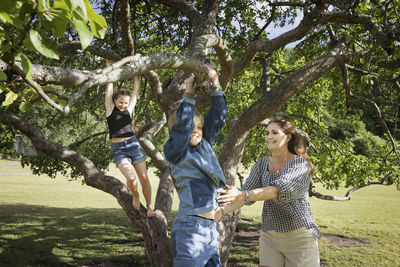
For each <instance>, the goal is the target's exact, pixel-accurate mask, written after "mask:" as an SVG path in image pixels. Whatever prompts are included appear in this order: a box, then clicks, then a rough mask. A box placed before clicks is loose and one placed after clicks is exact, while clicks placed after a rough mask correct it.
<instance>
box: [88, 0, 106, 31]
mask: <svg viewBox="0 0 400 267" xmlns="http://www.w3.org/2000/svg"><path fill="white" fill-rule="evenodd" d="M85 5H86V10H87V12H88V19H89V23H90V28H91V30H92V33H93V34H94V35H95V36H96V37H98V38H101V39H103V38H104V36H105V34H106V31H107V22H106V20H105V18H104V17H102V16H100V15H99V14H97V13H96V12H95V11H94V10H93V8H92V6H91V5H90V2H89V1H87V0H86V1H85Z"/></svg>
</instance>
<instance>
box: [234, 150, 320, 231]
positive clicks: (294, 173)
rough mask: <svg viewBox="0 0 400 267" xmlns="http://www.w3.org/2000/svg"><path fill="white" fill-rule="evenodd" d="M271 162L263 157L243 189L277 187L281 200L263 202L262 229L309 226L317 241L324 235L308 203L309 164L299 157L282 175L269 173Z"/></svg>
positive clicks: (292, 229)
mask: <svg viewBox="0 0 400 267" xmlns="http://www.w3.org/2000/svg"><path fill="white" fill-rule="evenodd" d="M268 160H269V158H268V157H265V158H261V159H259V160H258V161H257V162H256V163H255V164H254V166H253V168H252V170H251V173H250V176H249V177H248V178H247V180H246V182H245V184H244V185H243V187H242V190H252V189H255V188H260V187H265V186H275V187H276V188H278V191H279V197H278V198H276V199H271V200H266V201H264V207H263V212H262V226H261V229H262V230H264V231H269V230H274V231H276V232H290V231H294V230H297V229H299V228H301V227H306V228H307V229H311V230H312V232H313V234H314V236H315V237H316V238H320V237H321V233H320V230H319V227H318V226H317V225H316V224H315V221H314V217H313V215H312V212H311V207H310V204H309V202H308V188H309V185H310V182H311V175H310V166H309V164H308V161H307V160H305V159H304V158H302V157H297V156H296V157H295V158H294V159H292V160H290V161H289V162H288V163H287V164H286V166H285V168H284V170H283V171H282V172H278V173H271V172H269V170H268ZM253 203H254V202H253ZM251 204H252V203H251ZM251 204H250V205H251Z"/></svg>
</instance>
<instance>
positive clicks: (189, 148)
mask: <svg viewBox="0 0 400 267" xmlns="http://www.w3.org/2000/svg"><path fill="white" fill-rule="evenodd" d="M209 75H210V78H211V81H212V86H213V91H212V92H211V108H210V110H209V112H208V114H207V116H206V117H205V120H204V123H203V118H202V116H201V114H199V113H195V111H194V109H195V100H194V99H193V93H192V87H193V81H194V76H193V75H192V76H191V77H190V78H188V79H187V80H186V90H185V93H184V95H183V99H182V102H181V104H180V106H179V108H178V110H177V111H176V115H175V114H174V115H172V116H171V118H170V120H169V122H168V126H169V128H170V138H169V139H168V141H167V143H166V144H165V145H164V153H165V157H166V159H167V160H168V161H169V162H170V163H171V174H172V177H173V178H174V182H175V185H176V189H177V191H178V196H179V200H180V203H179V211H178V215H177V217H176V218H175V220H174V223H173V226H172V232H171V239H172V246H173V249H174V266H175V267H179V266H184V267H187V266H191V267H192V266H198V267H203V266H221V261H220V257H219V251H218V245H219V229H218V225H217V222H216V221H215V220H214V216H215V215H216V213H218V212H220V210H221V209H219V208H218V203H217V202H216V197H217V190H218V189H219V188H223V187H225V177H224V174H223V172H222V169H221V167H220V165H219V163H218V159H217V157H216V156H215V154H214V151H213V150H212V148H211V146H212V145H213V144H214V142H215V140H216V138H217V136H218V133H219V132H220V130H221V129H222V127H223V125H224V124H225V118H226V113H227V108H226V99H225V95H224V93H223V91H221V90H220V85H219V81H218V75H217V73H216V72H215V70H213V69H211V68H209Z"/></svg>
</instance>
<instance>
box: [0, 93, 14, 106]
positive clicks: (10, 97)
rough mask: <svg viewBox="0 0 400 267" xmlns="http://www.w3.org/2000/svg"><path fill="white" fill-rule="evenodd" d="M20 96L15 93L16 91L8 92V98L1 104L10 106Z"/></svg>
mask: <svg viewBox="0 0 400 267" xmlns="http://www.w3.org/2000/svg"><path fill="white" fill-rule="evenodd" d="M17 98H18V94H16V93H14V92H8V93H7V94H6V99H5V100H4V102H3V103H2V104H1V105H2V106H3V107H4V106H9V105H11V104H12V103H14V101H15V100H16V99H17Z"/></svg>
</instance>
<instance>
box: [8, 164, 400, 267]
mask: <svg viewBox="0 0 400 267" xmlns="http://www.w3.org/2000/svg"><path fill="white" fill-rule="evenodd" d="M109 174H110V175H113V176H114V177H117V178H118V179H121V181H124V178H123V177H122V175H121V174H120V173H119V171H118V170H117V169H115V168H114V167H112V168H111V169H110V171H109ZM150 177H151V181H152V184H153V192H156V189H157V184H158V181H157V178H156V177H155V176H154V175H150ZM318 190H319V191H322V193H327V194H331V195H338V196H343V195H344V194H345V192H346V190H339V191H337V192H328V191H325V190H323V189H321V188H318ZM175 196H176V194H175ZM153 198H155V193H153ZM310 202H311V207H312V210H313V213H314V217H315V219H316V222H317V224H318V225H319V226H320V227H321V231H322V233H323V237H322V238H321V239H320V241H319V245H320V253H321V260H322V265H323V266H340V267H342V266H400V256H399V255H400V192H398V191H396V190H395V188H394V187H384V186H372V187H369V188H365V189H361V190H359V191H356V192H354V193H353V194H352V200H351V201H347V202H331V201H323V200H318V199H315V198H312V199H310ZM177 204H178V201H177V200H175V202H174V206H173V210H176V209H177ZM261 209H262V203H261V202H260V203H256V204H255V205H252V206H250V207H244V208H243V209H242V217H241V220H240V222H239V224H238V227H237V231H238V233H237V235H236V237H235V240H234V243H233V246H232V249H231V255H230V263H231V264H232V266H257V264H258V236H257V231H258V229H259V228H260V224H261V220H260V215H261ZM173 213H174V212H173ZM142 245H143V239H142V237H141V235H140V234H139V233H137V231H136V230H135V229H134V228H133V227H132V224H131V223H130V222H129V220H128V218H127V217H126V216H125V214H124V213H123V211H122V210H121V208H120V207H119V205H118V203H117V201H116V200H115V199H114V198H113V197H112V196H110V195H108V194H106V193H104V192H101V191H99V190H97V189H94V188H91V187H88V186H86V185H82V182H81V181H67V180H66V179H65V178H64V177H57V178H55V179H51V178H49V177H47V176H34V175H31V174H30V172H29V170H28V169H22V168H21V167H20V165H19V162H17V161H8V160H0V266H56V265H57V266H71V265H78V266H83V265H85V266H99V265H101V266H146V265H148V262H147V258H146V256H145V253H144V250H143V248H142Z"/></svg>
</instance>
